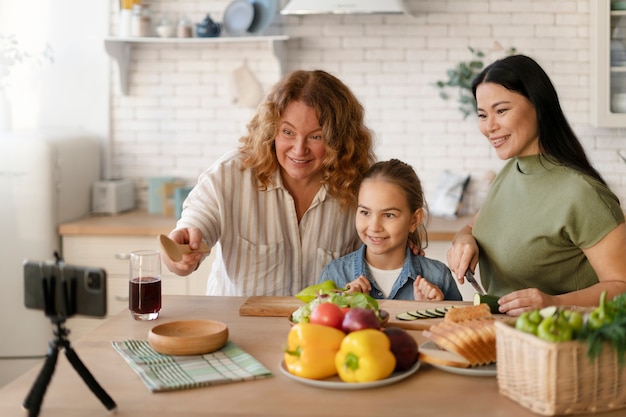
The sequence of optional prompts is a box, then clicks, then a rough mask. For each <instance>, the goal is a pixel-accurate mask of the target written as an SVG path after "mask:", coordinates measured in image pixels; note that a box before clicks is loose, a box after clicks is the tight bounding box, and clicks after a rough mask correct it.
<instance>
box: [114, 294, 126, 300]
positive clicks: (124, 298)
mask: <svg viewBox="0 0 626 417" xmlns="http://www.w3.org/2000/svg"><path fill="white" fill-rule="evenodd" d="M115 300H117V301H128V296H123V295H116V296H115Z"/></svg>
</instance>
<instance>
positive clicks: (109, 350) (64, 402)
mask: <svg viewBox="0 0 626 417" xmlns="http://www.w3.org/2000/svg"><path fill="white" fill-rule="evenodd" d="M245 300H246V298H245V297H204V296H167V297H164V300H163V305H164V307H163V310H162V312H161V317H159V319H158V320H157V321H155V322H136V321H133V320H132V319H131V317H130V315H129V314H128V312H127V311H122V312H120V313H119V314H118V315H117V316H115V317H113V318H112V319H109V320H108V321H106V322H103V324H102V325H101V326H100V327H98V328H97V329H95V330H94V331H92V332H91V333H89V334H87V335H85V336H84V337H83V338H81V339H80V340H78V341H77V342H75V343H74V344H73V347H74V349H75V350H76V352H77V354H78V355H79V357H80V358H81V359H82V361H83V362H84V363H85V365H86V366H87V368H89V370H90V371H91V372H92V374H93V375H94V376H95V378H96V379H97V380H98V382H99V383H100V384H101V385H102V387H103V388H104V389H105V390H106V391H107V392H108V393H109V394H110V395H111V397H113V399H114V400H115V402H116V403H117V406H118V409H117V415H118V416H120V417H121V416H132V417H143V416H145V417H158V416H185V417H194V416H198V417H199V416H220V417H227V416H245V417H250V416H268V417H269V416H272V417H275V416H289V417H294V416H312V417H323V416H359V417H363V416H376V417H380V416H386V415H396V416H407V415H421V416H438V417H444V416H456V415H458V416H483V417H489V416H500V417H510V416H516V417H528V416H536V414H534V413H532V412H530V411H529V410H527V409H525V408H523V407H521V406H520V405H518V404H517V403H515V402H513V401H512V400H510V399H508V398H506V397H504V396H502V395H500V394H499V393H498V386H497V381H496V378H495V377H471V376H460V375H456V374H451V373H447V372H444V371H441V370H439V369H435V368H432V367H430V366H428V365H425V364H422V366H421V367H420V369H419V370H418V371H417V372H416V373H415V374H414V375H412V376H411V377H409V378H407V379H405V380H403V381H400V382H398V383H395V384H392V385H388V386H384V387H378V388H373V389H367V390H329V389H324V388H316V387H311V386H308V385H304V384H301V383H298V382H295V381H293V380H291V379H289V378H287V377H286V376H285V375H283V374H282V373H281V372H280V370H279V364H280V361H281V359H282V350H281V346H282V345H283V344H284V343H285V341H286V336H287V333H288V331H289V324H288V322H287V319H286V318H285V317H249V316H240V315H239V308H240V306H241V305H242V304H243V302H244V301H245ZM415 305H416V304H415V302H410V301H385V302H383V305H382V306H383V308H385V309H386V310H387V311H389V312H390V313H391V314H394V315H395V313H397V312H401V311H406V310H409V309H413V308H412V306H415ZM181 319H214V320H220V321H223V322H225V323H227V324H228V326H229V331H230V340H232V341H233V342H235V343H236V344H237V345H239V346H240V347H241V348H242V349H244V350H246V351H247V352H249V353H250V354H252V355H253V356H254V357H255V358H256V359H258V360H259V361H260V362H262V363H263V364H264V365H265V366H266V367H268V368H269V369H270V370H271V371H272V372H273V373H274V376H273V377H272V378H269V379H264V380H257V381H248V382H237V383H231V384H226V385H220V386H212V387H206V388H198V389H190V390H183V391H175V392H167V393H155V394H153V393H150V392H149V391H148V389H147V388H146V387H145V386H144V385H143V383H142V382H141V381H140V379H139V377H138V376H137V375H136V374H135V373H134V372H133V371H132V370H131V368H130V367H129V366H128V365H127V364H126V363H125V362H124V360H123V359H122V357H121V356H120V355H119V354H118V353H117V352H116V351H115V350H114V349H113V347H112V346H111V341H114V340H125V339H131V338H143V339H145V338H146V337H147V333H148V330H149V329H150V328H151V327H152V326H154V325H156V324H159V323H164V322H166V321H173V320H181ZM411 333H412V334H413V335H414V336H415V337H416V339H417V340H418V341H419V342H422V341H424V339H423V337H422V336H421V333H420V332H419V331H411ZM38 372H39V369H33V370H31V371H29V372H28V373H26V374H25V375H23V376H21V377H20V378H18V379H17V380H15V381H13V382H12V383H10V384H8V385H7V386H5V387H4V388H3V389H2V390H0V416H2V417H13V416H24V415H25V413H24V411H23V410H22V408H21V403H22V401H23V399H24V397H25V396H26V394H27V393H28V391H29V389H30V387H31V384H32V382H33V381H34V379H35V378H36V376H37V374H38ZM623 413H624V410H621V411H620V410H618V411H613V412H608V413H602V414H600V415H601V416H603V417H609V416H611V417H612V416H617V415H620V416H621V415H623ZM108 414H109V413H108V411H107V410H106V409H105V408H104V406H102V404H101V403H100V402H99V400H98V399H97V398H96V397H95V396H94V395H93V394H92V393H91V392H90V391H89V389H88V388H87V387H86V385H85V384H84V383H83V381H82V380H81V379H80V377H79V376H78V374H77V373H76V372H75V371H74V370H73V368H72V367H71V365H70V364H69V363H68V362H67V359H66V358H65V356H64V355H63V354H61V355H59V361H58V364H57V370H56V372H55V374H54V376H53V378H52V381H51V384H50V386H49V388H48V391H47V393H46V396H45V398H44V402H43V406H42V411H41V414H40V415H41V416H42V417H46V416H48V417H49V416H59V417H61V416H62V417H73V416H76V417H78V416H80V417H86V416H89V417H97V416H107V415H108Z"/></svg>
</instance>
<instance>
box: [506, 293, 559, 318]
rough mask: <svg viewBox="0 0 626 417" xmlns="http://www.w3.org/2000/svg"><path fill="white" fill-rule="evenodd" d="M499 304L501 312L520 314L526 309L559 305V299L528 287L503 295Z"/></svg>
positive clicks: (513, 314) (510, 314)
mask: <svg viewBox="0 0 626 417" xmlns="http://www.w3.org/2000/svg"><path fill="white" fill-rule="evenodd" d="M498 304H500V308H499V310H500V313H505V314H508V315H509V316H519V315H521V314H522V313H523V312H525V311H531V310H535V309H541V308H544V307H547V306H551V305H558V299H557V298H556V297H554V296H551V295H548V294H546V293H543V292H541V291H539V290H538V289H537V288H527V289H524V290H518V291H513V292H511V293H509V294H506V295H503V296H502V297H500V299H499V300H498Z"/></svg>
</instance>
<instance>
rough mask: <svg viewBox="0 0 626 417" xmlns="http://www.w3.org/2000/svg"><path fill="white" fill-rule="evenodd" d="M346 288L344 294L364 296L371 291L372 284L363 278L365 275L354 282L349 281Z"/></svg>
mask: <svg viewBox="0 0 626 417" xmlns="http://www.w3.org/2000/svg"><path fill="white" fill-rule="evenodd" d="M346 288H347V290H346V292H362V293H364V294H369V292H370V291H371V290H372V284H371V283H370V281H369V279H367V278H365V275H361V276H360V277H358V278H357V279H355V280H354V281H350V282H349V283H348V285H347V286H346Z"/></svg>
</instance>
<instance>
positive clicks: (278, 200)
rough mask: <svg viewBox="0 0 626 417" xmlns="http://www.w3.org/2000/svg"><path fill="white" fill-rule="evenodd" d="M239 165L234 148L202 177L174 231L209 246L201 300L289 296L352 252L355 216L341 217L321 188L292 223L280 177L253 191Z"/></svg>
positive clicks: (344, 214)
mask: <svg viewBox="0 0 626 417" xmlns="http://www.w3.org/2000/svg"><path fill="white" fill-rule="evenodd" d="M241 166H242V163H241V159H240V153H239V151H238V150H236V151H231V152H229V153H227V154H226V155H224V156H223V157H222V158H221V159H220V160H218V161H217V162H216V163H215V164H213V165H212V166H211V167H210V168H208V169H207V170H206V171H205V172H203V173H202V174H201V175H200V177H199V178H198V183H197V184H196V186H195V187H194V189H193V190H192V191H191V193H190V194H189V196H188V197H187V199H186V200H185V202H184V204H183V211H182V216H181V219H180V220H179V221H178V223H177V225H176V227H177V228H185V227H197V228H199V229H200V230H201V231H202V235H203V237H204V239H205V240H206V242H207V243H208V244H209V246H213V245H215V246H214V247H213V251H214V252H215V261H214V263H213V266H212V268H211V273H210V274H209V279H208V282H207V292H206V293H207V295H239V296H250V295H281V296H286V295H294V294H296V293H297V292H298V291H300V290H301V289H303V288H305V287H307V286H309V285H313V284H315V282H316V281H317V278H318V277H319V275H320V274H321V272H322V269H323V268H324V267H325V266H326V264H328V262H330V261H331V260H332V259H336V258H338V257H340V256H343V255H345V254H347V253H349V252H352V251H354V250H356V249H357V248H358V247H359V246H360V244H361V242H360V240H359V238H358V235H357V233H356V229H355V225H354V217H355V211H354V210H348V211H347V212H345V211H341V209H340V206H339V202H338V201H337V200H336V199H334V198H333V197H331V196H329V195H328V194H327V193H326V189H325V187H322V188H321V189H320V190H319V191H318V193H317V195H316V196H315V198H314V199H313V202H312V203H311V206H310V207H309V209H308V210H307V211H306V213H305V214H304V216H303V217H302V219H301V221H300V223H299V224H298V219H297V217H296V208H295V204H294V201H293V198H292V196H291V195H290V194H289V192H288V191H287V189H285V188H284V187H283V184H282V180H281V177H280V174H279V173H278V172H276V174H275V178H274V183H275V185H274V186H272V187H270V188H268V189H267V190H264V191H260V190H259V189H258V187H257V181H256V178H255V177H254V176H253V174H252V171H251V170H250V169H246V170H244V171H242V170H241Z"/></svg>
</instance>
